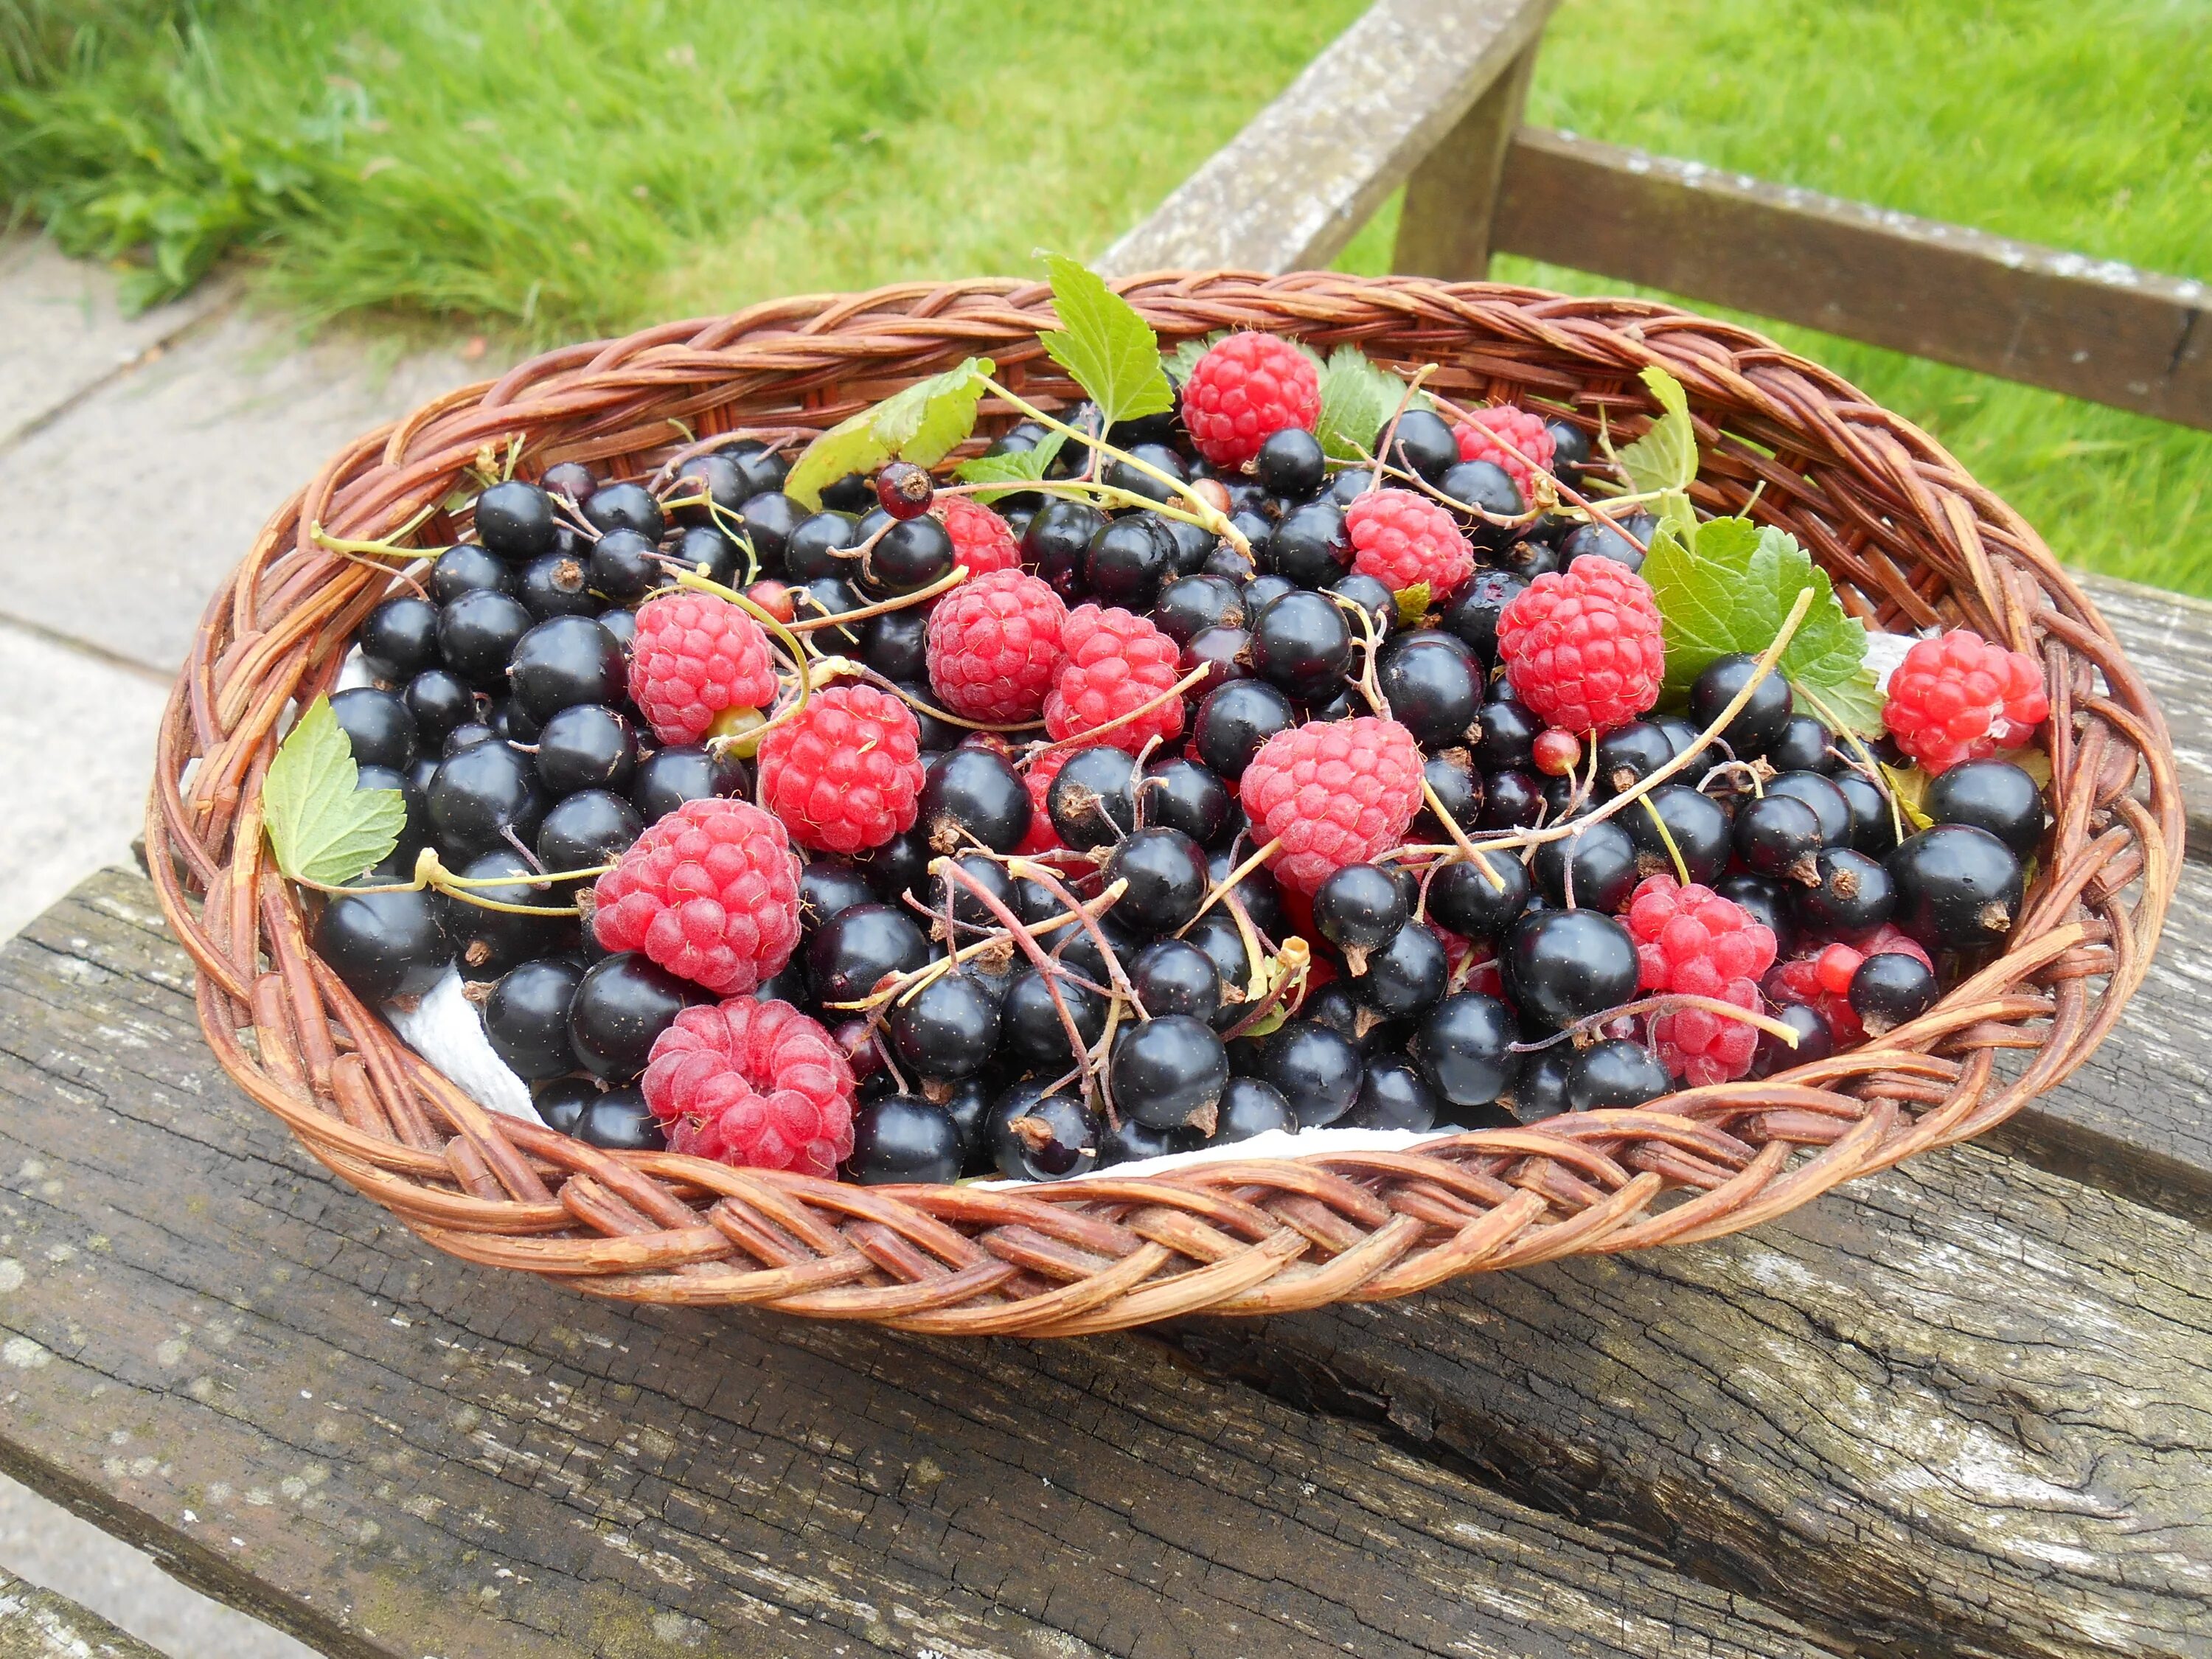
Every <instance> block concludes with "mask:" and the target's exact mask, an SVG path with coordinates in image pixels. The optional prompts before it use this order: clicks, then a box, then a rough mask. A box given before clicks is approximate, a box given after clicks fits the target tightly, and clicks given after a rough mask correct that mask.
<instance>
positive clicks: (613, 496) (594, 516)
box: [536, 483, 665, 553]
mask: <svg viewBox="0 0 2212 1659" xmlns="http://www.w3.org/2000/svg"><path fill="white" fill-rule="evenodd" d="M584 519H585V521H586V523H588V524H589V525H590V526H592V529H594V530H596V531H598V532H599V533H600V534H601V535H602V536H604V535H605V534H606V533H607V532H610V531H614V530H635V532H637V533H638V534H639V535H641V536H642V537H644V538H646V540H647V541H649V542H658V541H659V539H660V532H661V531H662V530H663V529H664V528H665V521H664V520H663V519H662V516H661V512H660V503H659V501H655V500H654V499H653V492H652V491H651V490H649V489H647V488H646V487H645V486H644V485H643V484H635V483H609V484H601V485H600V486H599V488H598V489H594V490H593V491H592V493H591V494H590V495H586V497H585V498H584ZM536 551H538V552H540V553H542V552H544V548H542V547H541V548H538V549H536Z"/></svg>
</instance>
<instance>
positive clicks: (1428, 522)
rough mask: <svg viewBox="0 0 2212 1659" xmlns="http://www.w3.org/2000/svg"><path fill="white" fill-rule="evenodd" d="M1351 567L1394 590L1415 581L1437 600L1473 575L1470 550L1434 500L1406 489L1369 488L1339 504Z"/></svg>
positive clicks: (1394, 591)
mask: <svg viewBox="0 0 2212 1659" xmlns="http://www.w3.org/2000/svg"><path fill="white" fill-rule="evenodd" d="M1344 528H1345V531H1346V533H1347V534H1349V535H1350V536H1351V538H1352V569H1354V570H1355V571H1357V572H1358V574H1361V575H1363V576H1372V577H1374V578H1375V580H1377V581H1379V582H1381V583H1382V584H1383V586H1385V587H1387V588H1389V590H1390V591H1391V592H1393V593H1402V592H1405V591H1406V590H1407V588H1409V587H1412V586H1414V585H1415V584H1417V583H1419V582H1426V583H1427V584H1428V585H1429V597H1430V598H1431V599H1437V600H1442V599H1446V598H1448V597H1449V595H1450V594H1452V593H1454V592H1456V591H1457V590H1458V589H1459V588H1460V587H1461V586H1462V585H1463V584H1464V583H1465V582H1466V580H1467V579H1468V577H1469V576H1472V575H1473V574H1474V550H1473V549H1472V548H1470V547H1468V544H1467V538H1466V537H1464V536H1462V535H1461V534H1460V533H1459V525H1458V522H1457V521H1456V520H1454V519H1453V517H1452V515H1451V514H1450V513H1448V512H1446V511H1445V510H1444V509H1443V507H1442V506H1440V505H1439V504H1438V503H1437V502H1435V501H1431V500H1430V499H1429V498H1428V497H1427V496H1425V495H1415V494H1414V493H1413V491H1412V490H1410V489H1369V490H1364V491H1362V492H1361V494H1360V495H1359V497H1358V499H1357V500H1356V501H1353V502H1352V505H1351V506H1350V507H1346V508H1345V509H1344Z"/></svg>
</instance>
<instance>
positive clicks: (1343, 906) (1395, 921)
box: [1313, 864, 1413, 951]
mask: <svg viewBox="0 0 2212 1659" xmlns="http://www.w3.org/2000/svg"><path fill="white" fill-rule="evenodd" d="M1313 915H1314V926H1315V927H1318V928H1319V929H1320V930H1321V936H1322V938H1323V939H1327V940H1328V942H1329V943H1330V944H1331V945H1335V946H1336V947H1337V948H1338V949H1339V950H1340V951H1379V950H1381V949H1382V948H1383V946H1384V945H1388V944H1389V942H1390V941H1391V940H1392V939H1395V937H1397V933H1398V930H1399V929H1400V928H1401V927H1404V926H1405V925H1406V923H1407V921H1408V920H1409V919H1410V918H1411V917H1412V915H1413V906H1412V904H1411V903H1410V902H1409V901H1408V900H1407V896H1406V890H1405V888H1404V887H1403V886H1401V884H1399V881H1398V878H1396V877H1395V876H1393V875H1392V874H1391V873H1390V872H1389V871H1387V870H1384V869H1383V867H1382V866H1379V865H1373V864H1347V865H1345V866H1342V867H1341V868H1340V869H1337V870H1335V871H1333V872H1331V873H1330V874H1329V875H1328V878H1326V879H1324V880H1323V881H1322V884H1321V885H1320V886H1319V887H1317V888H1316V889H1315V890H1314V896H1313Z"/></svg>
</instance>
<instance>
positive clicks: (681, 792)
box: [629, 743, 751, 824]
mask: <svg viewBox="0 0 2212 1659" xmlns="http://www.w3.org/2000/svg"><path fill="white" fill-rule="evenodd" d="M750 782H751V780H750V778H749V777H748V775H747V774H746V769H745V763H744V762H743V761H740V760H738V759H736V758H734V757H732V758H727V759H718V758H716V757H715V756H714V754H712V753H711V752H709V751H708V750H707V749H705V748H703V747H702V746H701V745H700V744H693V743H679V744H670V745H669V746H668V747H667V748H665V749H662V750H657V751H656V752H654V753H653V754H651V755H648V756H647V757H645V758H644V759H643V760H641V761H640V762H639V763H638V765H637V771H636V774H635V775H634V776H633V777H632V778H631V779H630V785H629V798H630V800H631V803H632V804H633V805H635V806H636V808H637V810H638V811H639V812H640V814H641V815H642V816H643V817H644V819H645V821H646V823H648V824H653V823H659V821H660V820H661V819H662V818H664V817H666V816H667V815H668V814H669V813H671V812H673V811H675V810H676V809H677V808H678V807H679V806H681V805H683V804H684V802H685V801H687V800H706V799H709V798H710V797H712V796H715V795H741V794H744V793H746V791H747V789H748V788H749V787H750Z"/></svg>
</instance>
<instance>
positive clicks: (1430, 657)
mask: <svg viewBox="0 0 2212 1659" xmlns="http://www.w3.org/2000/svg"><path fill="white" fill-rule="evenodd" d="M1331 608H1332V609H1334V606H1332V607H1331ZM1447 637H1448V636H1447ZM1377 678H1378V683H1379V684H1381V686H1382V688H1383V698H1384V700H1385V701H1386V702H1389V705H1390V713H1391V714H1392V716H1393V717H1394V718H1395V719H1396V720H1397V721H1398V723H1399V724H1400V725H1401V726H1404V727H1405V728H1406V729H1407V731H1409V732H1412V733H1413V740H1414V741H1415V742H1416V743H1418V744H1420V745H1421V746H1422V747H1423V748H1425V749H1440V748H1444V747H1447V746H1449V745H1450V744H1456V743H1462V742H1464V741H1466V739H1467V737H1468V730H1469V728H1470V727H1471V726H1474V721H1475V719H1476V715H1477V713H1478V711H1482V683H1481V678H1480V673H1479V671H1477V669H1476V667H1475V665H1474V662H1473V661H1472V660H1471V659H1470V658H1469V657H1468V653H1466V652H1465V651H1464V650H1462V649H1461V648H1460V647H1458V646H1457V645H1456V644H1455V643H1452V644H1448V643H1446V642H1445V640H1444V639H1443V638H1438V637H1436V636H1428V637H1423V638H1413V639H1409V640H1407V641H1402V642H1398V643H1394V644H1393V645H1392V646H1391V647H1390V648H1389V649H1388V650H1386V651H1385V652H1383V661H1382V666H1381V671H1380V673H1379V675H1378V677H1377ZM1501 706H1503V705H1501ZM1512 706H1513V707H1515V708H1518V707H1519V705H1518V704H1514V705H1512ZM1482 712H1485V713H1486V711H1482ZM1524 758H1525V757H1524ZM1499 764H1501V765H1502V764H1508V763H1506V762H1500V763H1499Z"/></svg>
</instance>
